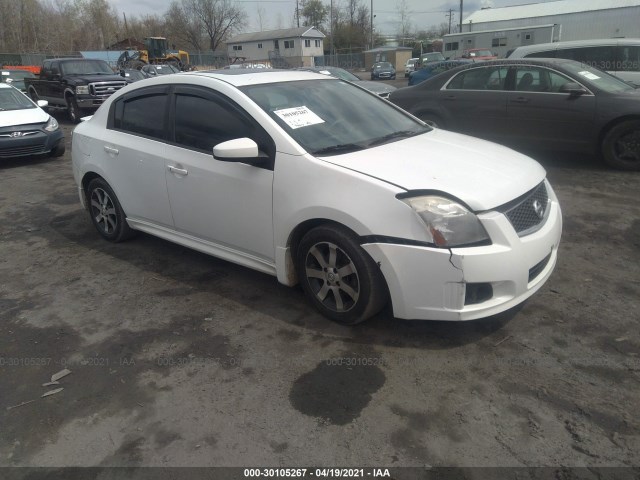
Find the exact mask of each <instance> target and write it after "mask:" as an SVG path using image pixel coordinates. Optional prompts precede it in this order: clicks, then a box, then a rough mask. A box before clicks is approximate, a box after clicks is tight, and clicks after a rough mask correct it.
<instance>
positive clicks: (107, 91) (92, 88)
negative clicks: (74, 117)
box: [89, 82, 127, 100]
mask: <svg viewBox="0 0 640 480" xmlns="http://www.w3.org/2000/svg"><path fill="white" fill-rule="evenodd" d="M126 84H127V82H94V83H90V84H89V92H91V95H93V96H94V97H98V98H100V99H102V100H104V99H106V98H108V97H110V96H111V95H113V94H114V93H116V92H117V91H118V90H120V89H121V88H122V87H124V86H125V85H126Z"/></svg>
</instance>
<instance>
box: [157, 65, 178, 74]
mask: <svg viewBox="0 0 640 480" xmlns="http://www.w3.org/2000/svg"><path fill="white" fill-rule="evenodd" d="M155 70H156V73H157V74H158V75H169V74H171V73H178V70H177V69H176V68H174V67H172V66H171V65H156V66H155Z"/></svg>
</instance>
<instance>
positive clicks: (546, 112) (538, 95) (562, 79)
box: [507, 65, 596, 150]
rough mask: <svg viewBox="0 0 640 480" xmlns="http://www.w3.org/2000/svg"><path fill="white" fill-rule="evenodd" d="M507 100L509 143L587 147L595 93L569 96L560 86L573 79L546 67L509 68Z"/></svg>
mask: <svg viewBox="0 0 640 480" xmlns="http://www.w3.org/2000/svg"><path fill="white" fill-rule="evenodd" d="M511 69H512V70H511V72H510V75H509V88H510V89H512V90H513V91H511V92H509V95H508V102H507V116H508V124H507V125H508V127H507V133H508V135H509V137H510V140H509V142H510V143H513V144H515V145H518V146H520V145H521V146H525V147H533V148H540V147H544V148H549V149H570V150H576V149H577V150H582V149H588V148H590V146H591V145H593V135H594V134H595V125H594V119H595V108H596V101H595V96H594V95H593V94H591V93H589V94H585V95H581V96H576V97H572V96H570V95H569V94H568V93H561V92H560V88H561V87H562V86H563V85H564V84H566V83H568V82H574V80H573V79H571V78H570V77H568V76H566V75H564V74H562V73H560V72H558V71H556V70H552V69H550V68H547V67H542V66H533V65H518V66H513V67H511Z"/></svg>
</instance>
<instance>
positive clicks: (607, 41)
mask: <svg viewBox="0 0 640 480" xmlns="http://www.w3.org/2000/svg"><path fill="white" fill-rule="evenodd" d="M602 45H640V38H597V39H594V40H571V41H566V42H553V43H537V44H535V45H523V46H520V47H517V48H515V49H514V50H513V52H512V55H513V53H515V52H518V53H520V52H532V51H533V52H537V51H539V50H550V49H551V50H556V49H558V48H570V47H598V46H602Z"/></svg>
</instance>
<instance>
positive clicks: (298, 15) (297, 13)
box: [296, 0, 300, 28]
mask: <svg viewBox="0 0 640 480" xmlns="http://www.w3.org/2000/svg"><path fill="white" fill-rule="evenodd" d="M296 20H298V28H300V9H299V8H298V0H296Z"/></svg>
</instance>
